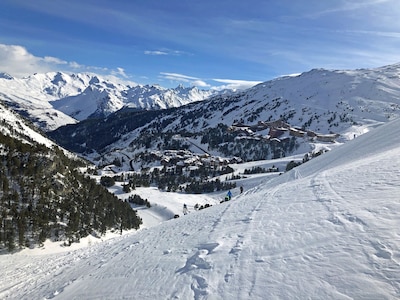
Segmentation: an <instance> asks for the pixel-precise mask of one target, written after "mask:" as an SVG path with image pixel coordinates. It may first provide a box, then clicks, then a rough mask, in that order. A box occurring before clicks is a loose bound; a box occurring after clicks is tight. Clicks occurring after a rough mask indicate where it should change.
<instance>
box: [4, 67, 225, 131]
mask: <svg viewBox="0 0 400 300" xmlns="http://www.w3.org/2000/svg"><path fill="white" fill-rule="evenodd" d="M216 93H217V92H216V91H211V90H199V89H198V88H196V87H190V88H185V87H183V86H178V87H177V88H175V89H167V88H163V87H161V86H158V85H152V86H149V85H145V86H143V85H134V84H127V83H123V82H118V81H111V80H108V79H105V78H102V77H101V76H99V75H95V74H85V73H78V74H67V73H61V72H50V73H45V74H34V75H31V76H28V77H25V78H22V79H18V78H13V77H12V76H10V75H8V74H5V73H1V74H0V99H2V100H4V101H6V102H7V104H8V105H10V106H12V107H14V108H15V109H16V110H17V111H19V112H21V113H23V114H25V115H26V116H27V117H29V118H30V119H31V120H32V121H33V122H35V123H36V124H37V125H39V126H40V127H41V128H42V129H44V130H54V129H55V128H57V127H59V126H61V125H65V124H73V123H76V122H77V121H81V120H84V119H86V118H88V117H90V116H107V115H109V114H110V113H112V112H115V111H117V110H119V109H121V108H122V107H124V106H128V107H134V108H138V109H165V108H170V107H177V106H181V105H184V104H187V103H191V102H194V101H200V100H203V99H205V98H208V97H210V96H211V95H215V94H216Z"/></svg>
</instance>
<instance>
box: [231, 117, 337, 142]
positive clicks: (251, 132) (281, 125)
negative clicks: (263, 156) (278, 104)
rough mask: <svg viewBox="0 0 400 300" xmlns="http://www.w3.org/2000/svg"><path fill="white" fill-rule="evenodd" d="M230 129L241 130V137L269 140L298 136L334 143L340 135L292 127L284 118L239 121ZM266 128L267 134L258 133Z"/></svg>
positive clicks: (233, 130) (278, 140)
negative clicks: (249, 122) (255, 121)
mask: <svg viewBox="0 0 400 300" xmlns="http://www.w3.org/2000/svg"><path fill="white" fill-rule="evenodd" d="M229 130H230V131H232V132H239V133H240V137H239V138H253V139H257V140H265V141H268V142H269V141H277V142H280V141H281V139H282V137H284V138H288V136H293V137H298V138H307V139H309V140H312V141H319V142H327V143H334V142H335V141H336V139H337V138H338V137H339V136H340V135H339V134H337V133H330V134H322V133H317V132H314V131H312V130H303V129H301V128H296V127H292V126H291V125H290V124H288V123H286V122H284V121H282V120H276V121H272V122H264V121H258V123H257V124H255V125H246V124H244V123H243V122H238V123H234V124H233V125H232V126H231V127H229ZM265 130H267V131H269V132H268V134H267V135H262V134H260V133H257V132H261V131H265ZM285 134H286V135H285Z"/></svg>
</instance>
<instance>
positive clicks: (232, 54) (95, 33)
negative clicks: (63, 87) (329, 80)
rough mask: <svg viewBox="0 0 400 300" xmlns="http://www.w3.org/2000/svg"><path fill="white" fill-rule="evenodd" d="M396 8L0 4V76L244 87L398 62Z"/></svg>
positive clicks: (373, 4)
mask: <svg viewBox="0 0 400 300" xmlns="http://www.w3.org/2000/svg"><path fill="white" fill-rule="evenodd" d="M399 49H400V1H398V0H326V1H323V0H247V1H243V0H242V1H236V0H232V1H227V0H217V1H216V0H202V1H194V0H192V1H189V0H168V1H155V0H145V1H144V0H143V1H138V0H137V1H134V0H113V1H111V0H96V1H92V0H84V1H82V0H79V1H78V0H35V1H26V0H1V1H0V71H5V72H8V73H10V74H11V75H13V76H16V77H18V76H26V75H28V74H32V73H35V72H38V73H39V72H46V71H55V70H57V71H58V70H61V71H71V72H94V73H99V74H104V75H113V76H118V77H120V78H123V79H126V80H130V81H133V82H135V83H139V84H160V85H162V86H165V87H174V86H176V85H178V84H180V83H181V84H183V85H185V86H190V85H197V86H199V87H203V88H212V87H218V86H219V87H222V86H231V87H246V86H248V85H251V84H253V83H255V82H260V81H266V80H270V79H273V78H275V77H278V76H282V75H288V74H293V73H300V72H304V71H308V70H310V69H312V68H327V69H356V68H371V67H379V66H383V65H387V64H393V63H398V62H400V51H399Z"/></svg>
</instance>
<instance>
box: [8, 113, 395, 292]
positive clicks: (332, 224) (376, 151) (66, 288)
mask: <svg viewBox="0 0 400 300" xmlns="http://www.w3.org/2000/svg"><path fill="white" fill-rule="evenodd" d="M399 126H400V119H398V120H395V121H393V122H390V123H388V124H385V125H382V126H380V127H378V128H376V129H373V130H371V131H370V132H368V133H366V134H364V135H362V136H359V137H357V138H355V139H353V140H351V141H349V142H347V143H346V144H344V145H343V146H340V147H337V148H335V149H333V150H332V151H330V152H328V153H326V154H323V155H321V156H319V157H317V158H315V159H312V160H311V161H309V162H307V163H306V164H303V165H301V166H299V167H297V168H295V169H293V170H291V171H290V172H287V173H285V174H282V175H280V176H271V174H264V175H260V174H258V175H254V176H248V177H247V178H246V179H241V184H243V185H245V190H244V193H243V194H238V192H237V190H234V191H233V192H234V198H233V200H231V201H229V202H224V203H221V204H219V203H216V204H214V205H213V206H212V207H210V208H207V209H204V210H201V211H193V210H192V209H190V210H191V212H190V213H189V214H188V215H186V216H181V217H180V218H178V219H172V220H168V221H163V222H161V223H159V224H158V225H155V223H156V222H154V224H153V225H154V226H152V227H149V226H148V227H147V228H144V229H141V230H139V231H137V232H129V233H126V234H123V235H122V236H119V237H115V238H112V239H108V240H105V241H103V242H101V243H97V242H93V243H91V244H90V245H89V246H86V247H83V248H81V249H77V250H73V249H70V250H67V251H64V252H60V253H55V252H53V249H51V248H48V249H47V248H44V249H42V250H38V249H36V250H35V251H30V250H24V251H22V252H20V253H16V254H5V255H1V256H0V269H1V270H2V277H1V280H0V298H1V299H51V298H55V299H398V298H399V297H400V252H399V251H400V232H399V226H400V201H399V200H400V199H399V197H400V135H399V134H398V128H399ZM116 192H117V191H116ZM142 192H143V191H142ZM152 193H155V191H151V190H148V196H149V197H150V196H152V197H154V196H155V195H154V194H153V195H152ZM174 195H176V194H169V193H164V194H163V193H159V194H158V196H159V197H160V198H159V203H160V202H161V200H163V199H166V202H167V203H169V204H168V205H166V206H169V205H172V204H171V203H173V201H172V200H173V198H169V200H168V197H175V196H174ZM180 196H181V197H182V196H183V199H178V200H177V201H176V203H178V204H179V207H181V205H182V202H181V201H183V200H185V201H186V200H188V201H194V199H192V198H190V199H189V196H187V197H188V198H186V195H182V194H181V195H180ZM221 196H222V195H208V196H205V195H198V197H199V198H197V201H199V202H200V201H211V198H213V199H214V202H218V201H217V200H218V199H219V198H220V197H221ZM190 197H195V196H193V195H192V196H190ZM208 197H210V198H208ZM149 200H150V202H151V201H152V200H153V199H149ZM178 204H176V205H178ZM177 207H178V206H177ZM169 209H170V210H172V208H169ZM179 209H180V208H179ZM153 212H154V211H153ZM148 225H151V224H150V223H148ZM38 252H39V253H38Z"/></svg>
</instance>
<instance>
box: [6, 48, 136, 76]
mask: <svg viewBox="0 0 400 300" xmlns="http://www.w3.org/2000/svg"><path fill="white" fill-rule="evenodd" d="M53 71H63V72H94V73H99V74H102V75H103V76H105V77H107V76H110V78H114V79H124V80H126V79H128V78H129V76H128V75H127V74H126V72H125V70H124V69H123V68H116V69H115V70H110V69H108V68H104V67H96V66H85V65H81V64H79V63H77V62H75V61H71V62H68V61H65V60H62V59H60V58H57V57H52V56H45V57H39V56H35V55H33V54H31V53H29V51H28V50H27V49H26V48H25V47H22V46H19V45H5V44H0V72H6V73H8V74H10V75H12V76H13V77H25V76H29V75H31V74H34V73H46V72H53ZM129 83H130V84H134V83H133V82H130V81H129Z"/></svg>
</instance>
